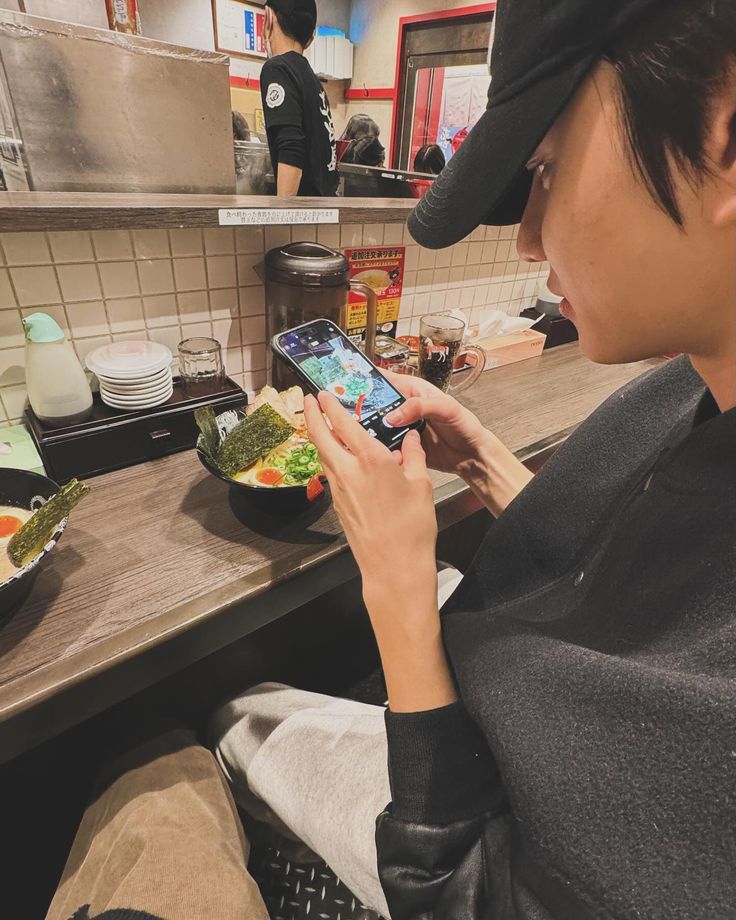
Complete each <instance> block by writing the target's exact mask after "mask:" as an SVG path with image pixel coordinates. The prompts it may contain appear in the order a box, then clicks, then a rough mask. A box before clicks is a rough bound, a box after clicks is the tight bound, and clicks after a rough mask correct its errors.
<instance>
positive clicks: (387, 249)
mask: <svg viewBox="0 0 736 920" xmlns="http://www.w3.org/2000/svg"><path fill="white" fill-rule="evenodd" d="M405 252H406V250H405V248H404V247H403V246H362V247H356V248H354V249H346V250H345V257H346V258H347V260H348V266H349V270H350V279H351V281H362V282H363V283H364V284H367V285H368V287H370V288H372V289H373V290H374V291H375V293H376V297H377V298H378V324H377V325H378V329H377V331H378V333H379V334H381V333H382V334H383V335H390V336H395V335H396V322H397V320H398V318H399V310H400V308H401V290H402V287H403V284H404V256H405ZM367 313H368V304H367V301H366V299H365V297H363V296H361V295H360V294H358V293H356V292H353V291H351V292H350V296H349V300H348V313H347V323H346V325H347V330H346V331H347V332H348V334H349V335H350V337H351V338H353V337H355V336H358V335H362V334H363V333H364V332H365V325H366V317H367Z"/></svg>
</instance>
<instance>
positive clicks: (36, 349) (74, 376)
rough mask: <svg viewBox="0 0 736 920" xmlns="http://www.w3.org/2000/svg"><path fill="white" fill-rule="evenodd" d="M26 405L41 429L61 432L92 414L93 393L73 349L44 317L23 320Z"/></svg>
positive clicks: (56, 327) (56, 326)
mask: <svg viewBox="0 0 736 920" xmlns="http://www.w3.org/2000/svg"><path fill="white" fill-rule="evenodd" d="M23 325H24V326H25V330H26V386H27V388H28V401H29V402H30V404H31V408H32V409H33V411H34V412H35V413H36V416H37V417H38V418H39V420H40V421H41V422H43V423H44V425H48V426H49V427H50V428H62V427H64V426H65V425H74V424H76V423H77V422H83V421H84V420H85V419H88V418H89V417H90V415H91V414H92V390H91V389H90V386H89V382H88V380H87V375H86V374H85V372H84V369H83V368H82V365H81V364H80V363H79V359H78V358H77V356H76V354H75V352H74V349H73V348H72V346H71V344H70V343H69V342H67V340H66V339H65V337H64V333H63V332H62V331H61V329H60V328H59V325H58V324H57V323H56V322H55V320H53V319H52V318H51V317H50V316H49V315H48V314H47V313H32V314H31V315H30V316H26V317H25V318H24V320H23Z"/></svg>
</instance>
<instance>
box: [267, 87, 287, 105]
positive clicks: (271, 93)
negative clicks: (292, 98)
mask: <svg viewBox="0 0 736 920" xmlns="http://www.w3.org/2000/svg"><path fill="white" fill-rule="evenodd" d="M284 99H286V93H285V91H284V87H283V86H281V84H280V83H269V84H268V89H267V90H266V105H267V106H268V107H269V109H277V108H278V107H279V106H280V105H281V103H282V102H283V101H284Z"/></svg>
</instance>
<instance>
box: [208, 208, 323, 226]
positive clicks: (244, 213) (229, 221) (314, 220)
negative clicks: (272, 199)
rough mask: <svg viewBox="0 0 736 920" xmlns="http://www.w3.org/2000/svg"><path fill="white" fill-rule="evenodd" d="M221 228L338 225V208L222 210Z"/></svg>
mask: <svg viewBox="0 0 736 920" xmlns="http://www.w3.org/2000/svg"><path fill="white" fill-rule="evenodd" d="M217 213H218V221H219V224H220V226H221V227H224V226H230V225H237V224H337V223H339V220H340V217H339V213H340V212H339V211H338V209H337V208H220V209H219V210H218V212H217Z"/></svg>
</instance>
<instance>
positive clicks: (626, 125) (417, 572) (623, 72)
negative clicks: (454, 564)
mask: <svg viewBox="0 0 736 920" xmlns="http://www.w3.org/2000/svg"><path fill="white" fill-rule="evenodd" d="M491 69H492V81H491V86H490V92H489V99H488V109H487V111H486V112H485V114H484V115H483V116H482V118H481V119H480V121H479V122H478V123H477V124H476V126H475V127H474V128H473V130H472V131H471V132H470V135H469V136H468V138H467V139H466V141H465V142H464V143H463V145H462V146H461V147H460V149H459V151H458V152H457V153H456V154H455V155H454V156H453V158H452V159H451V160H450V162H449V163H448V164H447V166H446V168H445V169H444V170H443V171H442V172H441V173H440V175H439V176H438V178H437V179H436V181H435V182H434V183H433V185H432V187H431V189H430V190H429V191H428V192H427V194H426V195H425V197H424V198H423V199H422V200H421V201H420V202H419V203H418V205H417V207H416V209H415V210H414V212H413V213H412V215H411V217H410V219H409V229H410V231H411V233H412V234H413V235H414V237H415V238H416V239H417V240H418V241H419V242H420V243H421V244H422V245H423V246H428V247H433V248H438V247H442V246H447V245H450V244H452V243H454V242H456V241H458V240H460V239H462V238H463V237H465V236H466V235H467V234H468V233H469V232H470V231H472V230H473V229H474V228H475V227H477V226H478V225H479V224H481V223H490V224H514V223H517V222H520V229H519V233H518V243H517V246H518V250H519V254H520V256H521V257H522V258H524V259H526V260H528V261H530V262H545V261H548V262H549V263H550V266H551V271H550V280H549V286H550V288H551V289H552V290H553V291H555V292H556V293H558V294H559V295H563V296H564V298H565V299H563V301H562V304H561V312H563V313H564V314H565V315H566V316H568V317H569V318H570V319H571V320H572V321H573V322H574V323H575V324H576V326H577V328H578V331H579V336H580V348H581V349H582V351H583V353H584V354H585V355H587V356H588V357H589V358H591V359H592V360H593V361H596V362H600V363H603V364H615V363H627V362H635V361H639V360H641V359H644V358H653V357H656V356H659V355H662V354H665V353H670V352H681V353H682V356H681V357H680V358H677V359H675V360H673V361H670V362H667V363H663V366H661V367H658V368H656V369H655V370H653V371H651V372H649V373H647V374H643V375H642V376H641V377H640V378H638V379H636V380H635V381H634V382H632V383H631V384H629V385H628V386H626V387H625V388H624V389H623V390H621V391H620V392H618V393H616V394H615V395H614V396H612V397H611V398H610V399H608V400H607V401H606V402H605V403H604V404H603V405H602V406H601V407H600V408H599V409H598V410H597V411H596V412H595V413H594V414H593V415H592V416H591V417H590V418H589V419H588V420H587V421H585V422H584V423H583V424H582V425H581V426H580V427H579V428H578V429H577V431H576V432H575V433H574V434H573V435H572V436H571V437H570V438H569V439H568V440H567V441H566V443H565V444H564V445H563V446H562V447H561V448H560V449H559V450H558V451H557V453H556V454H555V456H554V457H552V459H551V460H549V461H548V463H547V464H546V465H545V466H544V467H543V469H542V470H541V471H540V472H539V473H537V474H536V476H534V477H532V475H531V474H530V473H529V472H528V471H527V470H526V469H525V468H524V467H523V466H522V465H521V464H520V463H519V462H518V461H517V460H516V459H515V458H514V456H513V454H512V453H511V452H510V451H509V450H508V449H506V448H505V447H504V446H503V444H502V443H501V442H500V441H499V439H498V438H497V437H495V436H494V435H493V434H492V433H491V432H489V431H487V430H485V429H484V428H483V427H482V425H481V424H480V423H479V422H478V420H477V419H476V418H475V416H474V415H473V414H472V413H471V412H470V411H469V410H468V409H466V408H464V407H463V406H462V405H461V404H460V403H458V402H456V401H454V400H453V399H451V398H450V397H449V396H447V395H445V394H443V393H441V392H439V391H438V390H435V389H433V388H432V386H431V385H430V384H428V383H426V382H423V381H421V380H417V379H413V378H407V377H403V376H397V377H394V378H393V380H395V383H396V386H397V387H398V388H399V389H401V390H402V391H403V392H404V394H405V395H406V396H407V397H408V400H407V402H406V403H405V404H404V405H403V406H402V407H401V408H400V409H398V410H396V412H395V413H394V414H393V415H390V416H389V417H388V419H389V421H390V422H391V423H393V424H394V425H402V426H403V425H405V424H407V423H409V422H412V421H415V420H417V419H419V418H424V419H425V420H426V423H427V424H426V428H425V429H424V431H423V433H422V435H421V440H420V436H419V435H417V434H415V433H413V432H411V433H410V434H409V435H408V436H407V437H406V439H405V440H404V442H403V446H402V451H401V454H402V456H401V458H400V460H401V463H397V462H396V458H395V457H394V456H393V455H392V454H391V453H390V452H389V451H388V450H387V449H385V448H384V447H383V446H382V445H381V444H379V443H377V442H376V441H375V439H373V438H370V437H369V436H368V435H367V433H366V432H365V430H364V429H363V428H362V427H361V426H360V425H359V424H358V423H357V422H355V420H354V419H352V418H351V417H350V416H349V415H348V414H347V413H346V412H345V411H344V409H342V408H341V406H340V404H339V403H338V402H337V401H336V400H335V399H334V398H333V397H331V396H330V395H329V394H327V393H322V394H320V395H319V399H318V400H316V399H314V398H313V397H307V399H306V401H305V418H306V421H307V424H308V428H309V435H310V438H311V440H312V441H313V442H314V443H315V444H316V446H317V448H318V450H319V455H320V459H321V462H322V465H323V467H324V469H325V471H326V474H327V478H328V479H329V481H330V484H331V487H332V498H333V501H334V505H335V509H336V511H337V513H338V515H339V518H340V521H341V523H342V525H343V528H344V530H345V534H346V536H347V539H348V541H349V543H350V547H351V550H352V552H353V556H354V558H355V561H356V562H357V565H358V567H359V569H360V574H361V578H362V590H363V597H364V600H365V604H366V607H367V610H368V613H369V615H370V618H371V622H372V625H373V629H374V632H375V635H376V639H377V642H378V647H379V650H380V654H381V660H382V664H383V669H384V675H385V679H386V685H387V690H388V700H389V709H388V711H386V712H385V713H384V712H383V710H382V708H381V707H371V706H367V705H364V706H362V707H361V706H360V704H357V703H348V702H345V701H339V700H336V699H330V698H329V697H320V696H319V695H316V694H311V693H306V692H304V691H300V690H298V689H287V688H284V687H282V686H278V685H276V686H274V685H271V684H266V685H262V686H259V687H257V688H254V689H253V690H251V691H249V692H247V693H245V694H244V695H241V696H240V697H239V698H238V699H236V700H233V701H231V702H230V703H229V704H228V705H227V706H226V707H224V708H223V709H222V710H221V711H220V712H219V713H218V714H217V715H216V717H215V720H214V726H215V727H216V729H217V737H218V738H219V742H218V748H217V750H218V756H219V758H220V761H221V763H223V765H224V766H225V768H226V770H227V773H228V776H229V777H230V779H231V782H232V784H233V789H234V791H235V794H236V797H238V798H239V800H241V799H242V800H244V797H245V796H246V795H247V794H248V793H250V795H251V798H252V797H254V796H259V797H260V798H262V799H263V804H262V811H263V812H265V811H266V810H267V809H269V808H270V809H271V811H272V813H274V814H276V815H278V818H279V821H280V822H281V823H283V824H286V825H287V827H288V829H289V831H290V833H291V834H292V835H293V836H296V837H298V838H300V839H301V840H305V841H308V842H309V845H310V846H311V847H312V848H313V849H315V850H316V851H317V852H318V853H319V854H320V855H322V856H323V857H324V858H327V859H328V861H331V862H332V864H333V868H334V869H335V871H336V872H337V874H338V875H339V876H340V878H341V879H342V880H343V881H344V882H345V883H346V884H347V885H348V886H349V887H350V888H351V890H352V891H354V892H355V893H356V894H357V895H358V896H360V897H361V898H363V900H364V903H366V904H368V906H371V907H374V908H375V909H377V910H379V911H381V912H383V913H384V915H386V912H387V911H390V916H391V918H392V920H429V918H431V920H589V918H590V920H592V918H606V920H634V918H642V920H643V918H646V920H674V918H677V920H727V918H733V917H735V916H736V837H735V836H734V827H736V794H735V792H736V745H735V744H734V739H735V738H736V4H735V3H734V2H733V0H708V2H707V3H697V2H696V3H693V2H692V0H596V2H592V0H499V2H498V5H497V8H496V14H495V39H494V44H493V48H492V56H491ZM571 385H574V381H571ZM325 416H326V418H325ZM428 466H431V467H433V468H435V469H439V470H444V471H447V472H453V473H455V474H457V475H459V476H461V477H462V478H463V479H464V480H465V482H466V483H467V485H468V486H469V488H470V489H471V490H472V491H473V492H474V493H475V495H476V496H477V498H478V499H479V500H480V501H481V502H482V503H483V504H484V505H485V506H486V507H487V508H488V509H489V510H490V511H491V512H492V513H493V514H494V515H495V516H496V517H497V520H496V521H495V522H494V523H493V525H492V526H491V527H490V528H489V531H488V534H487V536H486V539H485V541H484V542H483V544H482V546H481V547H480V549H479V551H478V553H477V555H476V557H475V559H474V561H473V562H472V564H471V565H470V567H469V569H468V571H467V572H466V573H465V575H464V577H463V578H462V580H461V581H460V583H459V585H458V587H457V588H456V590H455V591H454V593H453V594H452V596H451V597H450V599H449V600H448V601H447V602H446V603H445V604H444V606H442V612H441V615H440V614H439V612H438V600H437V594H436V591H437V574H436V571H435V543H436V535H437V524H436V518H435V511H434V507H433V503H432V484H431V480H430V478H429V475H428V472H427V467H428ZM367 497H369V498H370V500H369V501H367V500H366V499H367ZM384 718H385V730H386V731H385V733H384V732H383V731H382V726H383V721H384ZM386 757H387V760H388V769H386V765H385V759H386ZM300 764H301V770H299V769H298V767H299V765H300ZM389 787H390V789H389ZM386 802H389V804H388V805H386ZM317 803H321V804H320V805H319V807H318V806H317ZM371 812H373V813H374V814H378V819H377V826H376V836H375V845H376V849H375V850H374V849H372V848H371V846H370V837H371V831H372V828H371V822H370V821H369V820H367V819H366V814H370V813H371ZM376 863H377V869H376ZM379 879H380V886H379ZM384 897H385V900H384Z"/></svg>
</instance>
